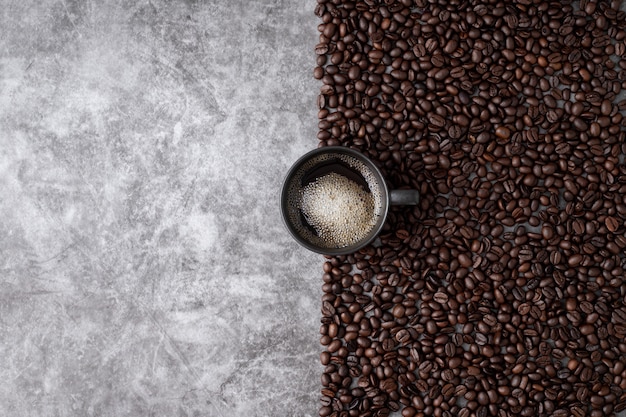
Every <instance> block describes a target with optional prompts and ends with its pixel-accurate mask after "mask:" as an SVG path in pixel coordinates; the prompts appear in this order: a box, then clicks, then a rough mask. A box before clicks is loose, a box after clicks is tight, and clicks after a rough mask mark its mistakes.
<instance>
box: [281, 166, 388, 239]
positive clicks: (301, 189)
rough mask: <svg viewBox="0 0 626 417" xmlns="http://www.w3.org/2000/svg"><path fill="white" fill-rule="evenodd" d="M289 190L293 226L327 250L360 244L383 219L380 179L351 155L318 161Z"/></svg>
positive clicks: (299, 172) (302, 171) (305, 168)
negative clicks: (381, 218)
mask: <svg viewBox="0 0 626 417" xmlns="http://www.w3.org/2000/svg"><path fill="white" fill-rule="evenodd" d="M288 187H289V188H288V195H289V198H288V208H287V211H288V216H289V221H290V222H291V223H292V224H293V225H294V227H295V229H296V231H297V233H298V234H299V235H300V236H302V237H303V238H304V239H306V240H308V241H309V242H311V243H313V244H314V245H316V246H319V247H322V248H344V247H348V246H351V245H355V244H358V243H359V242H360V241H362V240H363V239H366V238H367V237H368V235H369V233H370V232H371V231H372V230H373V229H374V228H375V226H376V225H377V224H378V222H379V219H380V217H381V216H382V215H383V203H382V196H381V192H380V185H379V184H378V182H377V179H376V176H375V175H374V174H373V173H372V172H371V170H370V169H369V168H368V167H367V166H366V165H365V164H364V163H363V162H361V161H359V160H358V159H357V158H355V157H353V156H351V155H347V154H321V155H318V156H316V157H314V158H312V159H311V160H309V161H307V162H306V163H305V164H303V165H302V166H301V167H300V168H299V169H298V170H297V171H296V173H295V174H294V175H293V177H292V179H291V182H290V184H289V185H288Z"/></svg>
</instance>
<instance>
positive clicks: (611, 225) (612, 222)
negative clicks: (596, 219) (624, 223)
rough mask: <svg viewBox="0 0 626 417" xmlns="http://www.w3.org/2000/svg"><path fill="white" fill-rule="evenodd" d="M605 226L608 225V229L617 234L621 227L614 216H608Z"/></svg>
mask: <svg viewBox="0 0 626 417" xmlns="http://www.w3.org/2000/svg"><path fill="white" fill-rule="evenodd" d="M604 224H605V225H606V228H607V229H608V230H609V232H611V233H615V232H616V231H617V229H618V228H619V226H620V224H619V221H618V220H617V219H616V218H615V217H612V216H608V217H607V218H606V219H605V220H604Z"/></svg>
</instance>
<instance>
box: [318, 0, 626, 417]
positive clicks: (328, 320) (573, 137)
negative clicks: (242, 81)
mask: <svg viewBox="0 0 626 417" xmlns="http://www.w3.org/2000/svg"><path fill="white" fill-rule="evenodd" d="M315 13H316V14H317V16H319V19H320V24H319V31H320V41H319V44H318V45H317V46H316V48H315V53H316V54H317V67H316V68H315V70H314V76H315V78H317V79H319V80H320V81H321V83H322V85H321V91H320V95H319V102H318V104H319V109H320V110H319V134H318V139H319V145H320V146H328V145H340V146H345V147H350V148H354V149H357V150H359V151H361V152H362V153H364V154H365V155H366V156H368V157H369V158H371V159H372V160H373V161H375V163H376V164H377V165H378V166H379V167H380V169H381V171H382V172H383V174H384V175H385V177H386V179H387V180H388V182H389V186H390V188H415V189H418V190H419V191H420V192H421V204H420V205H419V206H417V207H393V208H392V209H391V211H390V214H389V217H388V220H387V222H386V224H385V228H384V230H383V232H382V234H381V236H380V238H379V239H378V240H377V241H376V242H374V244H372V245H370V246H368V247H366V248H365V249H363V250H361V251H359V252H358V253H354V254H351V255H347V256H335V257H328V258H327V259H326V262H325V264H324V274H323V281H324V284H323V290H324V295H323V299H322V324H321V329H320V332H321V344H322V346H323V351H322V353H321V363H322V365H323V366H324V369H323V373H322V376H321V385H322V390H321V394H322V396H321V402H322V404H321V406H320V409H319V415H320V416H322V417H325V416H333V417H347V416H388V415H402V416H404V417H411V416H420V417H421V416H435V417H444V416H445V417H448V416H460V417H469V416H477V417H485V416H499V417H508V416H554V417H567V416H575V417H582V416H613V415H623V412H624V410H626V255H625V252H626V225H625V223H626V161H625V156H626V117H625V116H626V99H625V98H624V97H625V96H624V93H623V92H624V91H625V90H626V12H625V11H624V7H623V5H622V4H621V1H617V0H613V1H601V0H598V1H591V0H581V1H543V0H513V1H497V0H496V1H490V0H482V1H479V0H354V1H351V0H318V4H317V7H316V10H315Z"/></svg>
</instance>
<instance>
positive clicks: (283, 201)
mask: <svg viewBox="0 0 626 417" xmlns="http://www.w3.org/2000/svg"><path fill="white" fill-rule="evenodd" d="M325 153H342V154H346V155H350V156H353V157H355V158H357V159H358V160H359V161H361V162H363V163H364V164H366V165H367V167H368V168H369V169H371V170H372V172H373V173H374V175H375V176H376V177H377V179H378V180H379V182H380V184H381V190H380V191H381V199H382V203H383V208H382V210H381V220H379V222H378V223H377V224H376V226H375V227H374V228H373V229H372V230H371V231H370V232H369V233H368V235H367V236H366V237H365V238H363V239H362V240H361V241H359V242H358V243H356V244H354V245H351V246H345V247H342V248H324V247H320V246H317V245H314V244H312V243H311V242H309V241H308V240H306V239H304V238H303V237H302V236H300V235H299V234H298V233H297V231H296V229H295V227H294V226H293V224H292V222H290V221H289V215H288V213H287V210H288V207H287V200H288V199H287V197H288V189H289V185H290V184H291V179H292V177H293V175H294V174H295V173H296V172H297V170H298V169H300V167H301V166H302V165H303V164H304V163H306V162H307V161H308V160H310V159H311V158H313V157H315V156H318V155H321V154H325ZM280 206H281V207H280V208H281V209H280V213H281V217H282V220H283V224H284V225H285V226H286V228H287V230H288V231H289V233H290V234H291V236H292V237H293V238H294V239H295V240H296V242H298V243H299V244H300V245H301V246H303V247H305V248H306V249H308V250H310V251H312V252H316V253H319V254H322V255H331V256H332V255H347V254H350V253H354V252H357V251H358V250H360V249H362V248H363V247H365V246H367V245H369V244H370V243H371V242H372V241H374V240H375V239H376V237H377V236H378V234H379V233H380V231H381V230H382V228H383V226H384V223H385V220H386V219H387V213H388V211H389V189H388V187H387V183H386V182H385V178H384V177H383V175H382V173H381V172H380V169H378V167H377V166H376V165H374V163H373V162H372V160H371V159H369V158H368V157H367V156H365V155H364V154H363V153H361V152H359V151H357V150H356V149H352V148H347V147H344V146H323V147H320V148H316V149H313V150H311V151H309V152H307V153H305V154H304V155H302V156H301V157H300V158H298V159H297V160H296V161H295V162H294V163H293V164H292V166H291V168H289V170H288V171H287V174H286V175H285V177H284V179H283V182H282V188H281V194H280Z"/></svg>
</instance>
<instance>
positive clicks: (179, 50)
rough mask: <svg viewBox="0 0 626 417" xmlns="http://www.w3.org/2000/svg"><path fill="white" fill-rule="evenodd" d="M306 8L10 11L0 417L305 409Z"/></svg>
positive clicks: (62, 4)
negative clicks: (299, 171)
mask: <svg viewBox="0 0 626 417" xmlns="http://www.w3.org/2000/svg"><path fill="white" fill-rule="evenodd" d="M314 6H315V2H314V1H312V0H307V1H304V2H302V1H297V0H285V1H282V0H273V1H270V0H261V1H254V2H250V1H244V0H228V1H227V0H217V1H207V2H199V1H191V0H188V1H183V0H174V1H165V0H152V1H138V2H126V1H121V0H115V1H107V2H97V1H95V0H88V1H79V0H55V1H52V0H44V1H32V0H8V1H5V2H4V4H3V11H2V14H0V27H2V31H1V34H0V357H1V358H2V362H1V363H2V365H1V366H0V379H1V380H2V382H1V383H0V415H13V416H31V415H32V416H131V415H132V416H148V415H150V416H152V415H154V416H222V417H226V416H243V415H246V416H266V415H267V416H270V415H271V416H292V415H293V416H296V415H297V416H313V415H316V414H317V407H318V403H317V398H318V388H319V387H318V384H319V371H320V369H321V368H320V365H319V361H318V352H319V343H318V335H317V331H318V328H319V299H320V296H321V291H320V284H321V283H320V281H319V274H320V272H319V267H320V265H321V258H320V256H319V255H315V254H313V253H310V252H307V251H305V250H304V249H301V248H299V247H298V246H297V245H296V244H295V243H294V242H293V241H292V239H291V238H290V237H289V236H288V235H287V233H286V231H285V229H284V228H283V226H282V224H281V220H280V215H279V212H278V199H277V196H278V192H279V188H280V182H281V180H282V177H283V175H284V173H285V172H286V170H287V169H288V167H289V165H290V164H291V163H292V162H294V161H295V159H296V158H297V157H298V156H299V155H301V154H302V153H304V152H305V151H307V150H309V149H311V148H312V147H314V146H315V145H316V144H317V140H316V139H315V134H316V133H317V128H316V122H317V120H316V117H315V111H316V110H315V98H316V95H317V91H318V85H317V83H316V82H315V81H314V80H313V79H312V77H311V68H312V67H313V65H314V63H315V57H314V55H313V53H312V51H313V46H314V45H315V43H316V38H317V33H316V26H317V23H318V22H317V18H316V17H315V16H314V14H313V9H314Z"/></svg>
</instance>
